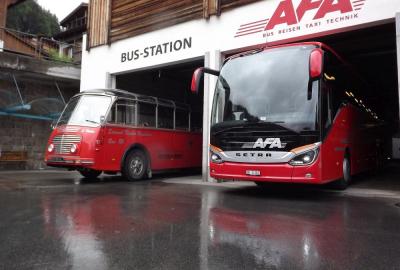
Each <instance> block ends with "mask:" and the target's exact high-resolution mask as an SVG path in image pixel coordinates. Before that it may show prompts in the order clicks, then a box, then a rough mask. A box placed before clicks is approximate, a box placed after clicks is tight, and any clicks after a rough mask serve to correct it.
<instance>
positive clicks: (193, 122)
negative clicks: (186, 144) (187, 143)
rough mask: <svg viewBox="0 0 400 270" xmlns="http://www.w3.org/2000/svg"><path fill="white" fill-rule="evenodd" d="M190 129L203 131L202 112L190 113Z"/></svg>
mask: <svg viewBox="0 0 400 270" xmlns="http://www.w3.org/2000/svg"><path fill="white" fill-rule="evenodd" d="M190 129H191V131H202V129H203V116H202V114H201V113H200V112H191V113H190Z"/></svg>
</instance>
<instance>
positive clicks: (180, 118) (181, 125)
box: [175, 109, 189, 130]
mask: <svg viewBox="0 0 400 270" xmlns="http://www.w3.org/2000/svg"><path fill="white" fill-rule="evenodd" d="M175 129H178V130H189V112H188V111H185V110H182V109H176V111H175Z"/></svg>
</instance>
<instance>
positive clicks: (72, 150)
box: [70, 144, 78, 153]
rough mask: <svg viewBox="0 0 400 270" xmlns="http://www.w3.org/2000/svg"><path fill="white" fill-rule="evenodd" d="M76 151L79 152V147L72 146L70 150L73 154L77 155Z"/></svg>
mask: <svg viewBox="0 0 400 270" xmlns="http://www.w3.org/2000/svg"><path fill="white" fill-rule="evenodd" d="M76 150H78V146H77V145H76V144H72V145H71V149H70V151H71V153H75V152H76Z"/></svg>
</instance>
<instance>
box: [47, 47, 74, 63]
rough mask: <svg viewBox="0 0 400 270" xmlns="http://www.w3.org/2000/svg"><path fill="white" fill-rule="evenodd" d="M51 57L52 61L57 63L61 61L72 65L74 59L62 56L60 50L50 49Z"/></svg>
mask: <svg viewBox="0 0 400 270" xmlns="http://www.w3.org/2000/svg"><path fill="white" fill-rule="evenodd" d="M49 57H50V59H52V60H55V61H61V62H67V63H72V62H73V59H72V58H71V57H69V56H66V55H60V54H59V52H58V50H54V49H50V51H49Z"/></svg>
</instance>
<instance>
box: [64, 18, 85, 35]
mask: <svg viewBox="0 0 400 270" xmlns="http://www.w3.org/2000/svg"><path fill="white" fill-rule="evenodd" d="M86 23H87V17H86V16H84V17H80V18H76V19H75V20H72V21H70V22H68V23H67V24H66V27H63V28H62V31H63V32H64V31H68V30H72V29H76V28H81V27H85V26H86Z"/></svg>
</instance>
